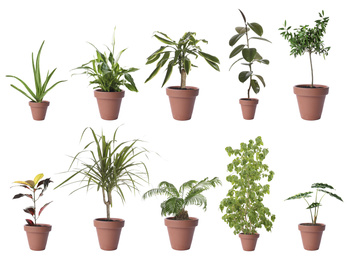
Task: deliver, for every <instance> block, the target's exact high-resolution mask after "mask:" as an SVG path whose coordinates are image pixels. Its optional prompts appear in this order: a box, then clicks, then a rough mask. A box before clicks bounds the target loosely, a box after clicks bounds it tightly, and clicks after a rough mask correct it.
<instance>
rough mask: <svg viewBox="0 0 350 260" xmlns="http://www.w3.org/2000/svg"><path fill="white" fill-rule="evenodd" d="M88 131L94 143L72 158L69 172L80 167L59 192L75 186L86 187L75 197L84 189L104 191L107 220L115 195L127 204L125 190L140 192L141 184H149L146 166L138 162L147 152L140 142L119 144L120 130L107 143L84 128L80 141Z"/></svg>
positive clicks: (93, 132) (133, 141) (102, 136)
mask: <svg viewBox="0 0 350 260" xmlns="http://www.w3.org/2000/svg"><path fill="white" fill-rule="evenodd" d="M87 129H90V131H91V134H92V136H93V141H91V142H89V143H88V144H87V145H86V146H85V147H84V149H83V150H82V151H80V152H78V153H77V154H76V155H75V156H74V157H73V160H72V163H71V165H70V167H69V170H71V169H72V166H73V163H74V162H78V163H80V165H81V167H80V168H79V167H78V168H76V169H72V171H73V174H72V175H71V176H70V177H69V178H67V179H66V180H65V181H63V182H62V183H61V184H59V185H58V186H57V187H56V188H58V187H60V186H62V185H66V184H71V183H76V182H79V183H85V184H84V185H83V186H81V187H79V188H78V189H75V190H74V191H72V192H71V193H73V192H75V191H77V190H80V189H83V188H86V189H87V190H89V188H92V186H96V188H97V191H99V190H101V191H102V196H103V203H104V204H105V205H106V211H107V219H110V208H111V207H112V205H113V201H112V191H115V192H116V193H117V194H118V195H119V197H120V199H121V201H122V202H123V203H124V202H125V196H124V191H123V187H126V188H128V190H130V191H133V192H135V191H138V185H140V182H148V170H147V167H146V165H145V163H143V162H142V161H135V160H136V159H138V158H139V157H140V156H141V155H142V154H145V153H147V152H148V151H147V150H146V149H145V148H140V147H137V146H136V143H137V142H139V140H132V141H125V142H120V143H118V142H117V139H116V134H117V131H118V128H117V129H116V130H115V132H114V134H113V138H112V140H110V141H108V140H107V139H106V137H105V136H104V135H103V133H102V135H101V136H99V135H96V134H95V131H94V130H93V129H92V128H90V127H88V128H85V130H84V131H83V133H82V135H81V138H83V136H84V134H85V131H86V130H87ZM92 145H95V150H93V149H90V146H92ZM86 152H87V153H89V154H90V158H89V160H86V159H85V160H83V159H81V158H80V157H81V154H82V153H86ZM76 176H81V177H82V179H81V180H79V181H74V182H70V183H68V182H69V181H71V180H72V179H73V178H74V177H76ZM56 188H55V189H56Z"/></svg>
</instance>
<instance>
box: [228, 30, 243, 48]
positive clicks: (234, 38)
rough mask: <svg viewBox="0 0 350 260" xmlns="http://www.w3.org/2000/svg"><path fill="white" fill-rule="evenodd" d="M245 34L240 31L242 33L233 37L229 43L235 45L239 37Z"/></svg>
mask: <svg viewBox="0 0 350 260" xmlns="http://www.w3.org/2000/svg"><path fill="white" fill-rule="evenodd" d="M243 35H244V33H240V34H236V35H234V36H232V37H231V39H230V41H229V45H230V46H231V47H232V46H233V45H235V43H236V42H238V41H239V39H241V38H242V36H243Z"/></svg>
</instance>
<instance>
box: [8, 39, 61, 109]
mask: <svg viewBox="0 0 350 260" xmlns="http://www.w3.org/2000/svg"><path fill="white" fill-rule="evenodd" d="M44 43H45V41H43V43H42V44H41V46H40V49H39V52H38V55H37V56H36V62H35V63H34V54H33V53H32V67H33V73H34V83H35V90H32V89H31V88H30V87H29V86H28V85H27V84H26V83H25V82H24V81H23V80H21V79H20V78H18V77H16V76H12V75H6V77H11V78H15V79H17V80H18V81H19V82H21V83H22V84H23V86H24V87H25V89H26V90H27V92H28V93H26V92H25V91H23V90H21V89H20V88H18V87H16V86H14V85H12V84H11V87H13V88H14V89H16V90H18V91H19V92H21V93H22V94H23V95H25V96H26V97H27V98H29V99H30V100H31V101H33V102H36V103H40V102H42V101H43V98H44V97H45V95H46V94H47V93H48V92H49V91H50V90H51V89H53V88H54V87H55V86H56V85H58V84H59V83H61V82H64V81H66V80H61V81H58V82H56V83H55V84H53V85H52V86H51V87H49V88H47V87H48V84H49V81H50V79H51V77H52V75H53V74H54V72H55V71H56V69H54V70H53V71H52V72H51V73H50V71H48V72H47V75H46V79H45V81H44V82H43V83H42V81H41V75H40V54H41V49H42V48H43V45H44ZM34 91H35V93H34Z"/></svg>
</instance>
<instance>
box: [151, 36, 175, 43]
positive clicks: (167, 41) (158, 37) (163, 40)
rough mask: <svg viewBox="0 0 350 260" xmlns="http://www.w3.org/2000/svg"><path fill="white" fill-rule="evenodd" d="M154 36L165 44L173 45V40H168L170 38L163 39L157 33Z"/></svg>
mask: <svg viewBox="0 0 350 260" xmlns="http://www.w3.org/2000/svg"><path fill="white" fill-rule="evenodd" d="M154 37H156V38H157V39H158V40H159V41H161V42H162V43H165V44H169V45H175V43H174V42H172V41H170V40H167V39H164V38H162V37H160V36H158V35H156V34H155V35H154Z"/></svg>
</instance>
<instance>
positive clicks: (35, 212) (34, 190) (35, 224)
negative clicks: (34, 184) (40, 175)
mask: <svg viewBox="0 0 350 260" xmlns="http://www.w3.org/2000/svg"><path fill="white" fill-rule="evenodd" d="M33 202H34V216H33V217H34V226H36V200H35V189H33Z"/></svg>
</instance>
